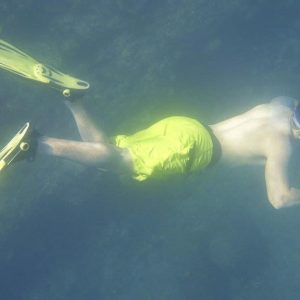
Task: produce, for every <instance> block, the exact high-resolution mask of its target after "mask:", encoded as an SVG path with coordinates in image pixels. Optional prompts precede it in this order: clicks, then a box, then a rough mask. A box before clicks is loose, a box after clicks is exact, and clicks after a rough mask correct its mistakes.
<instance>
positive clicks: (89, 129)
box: [65, 100, 107, 143]
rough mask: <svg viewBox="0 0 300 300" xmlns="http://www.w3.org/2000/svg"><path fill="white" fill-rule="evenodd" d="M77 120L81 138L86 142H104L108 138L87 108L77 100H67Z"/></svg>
mask: <svg viewBox="0 0 300 300" xmlns="http://www.w3.org/2000/svg"><path fill="white" fill-rule="evenodd" d="M65 104H66V106H67V107H68V108H69V109H70V111H71V113H72V115H73V117H74V120H75V122H76V125H77V128H78V131H79V134H80V136H81V139H82V140H83V141H85V142H93V143H103V142H106V141H107V138H106V136H105V134H104V132H102V131H101V130H100V129H98V128H97V126H96V125H95V124H94V122H93V121H92V120H91V118H90V117H89V115H88V114H87V112H86V111H85V109H84V108H83V107H82V105H81V104H79V103H77V102H71V101H67V100H66V101H65Z"/></svg>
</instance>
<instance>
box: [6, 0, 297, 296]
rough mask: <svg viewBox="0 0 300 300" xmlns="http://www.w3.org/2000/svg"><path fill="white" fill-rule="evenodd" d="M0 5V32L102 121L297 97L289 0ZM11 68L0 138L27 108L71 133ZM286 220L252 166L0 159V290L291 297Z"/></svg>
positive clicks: (39, 121) (28, 117) (62, 134)
mask: <svg viewBox="0 0 300 300" xmlns="http://www.w3.org/2000/svg"><path fill="white" fill-rule="evenodd" d="M0 17H1V18H0V34H1V35H0V39H1V40H4V41H6V42H8V43H10V44H12V45H14V46H15V47H17V48H18V49H21V50H22V51H24V52H25V53H26V54H28V55H30V57H33V58H34V59H36V60H37V61H38V62H43V63H44V64H46V65H49V66H53V67H55V68H57V69H58V70H60V71H62V72H64V73H65V74H71V75H72V76H74V77H76V78H80V79H81V80H84V81H86V82H88V83H89V85H90V87H89V88H88V89H87V90H85V92H84V96H83V97H82V99H80V101H81V103H82V104H83V106H84V108H85V109H86V110H87V112H88V113H89V114H90V115H91V117H92V119H93V120H94V122H95V124H96V125H97V126H99V127H100V128H101V129H102V130H104V132H105V133H106V134H107V135H108V136H109V137H112V136H116V135H119V134H132V133H134V132H136V131H139V130H141V129H144V128H146V127H148V126H150V125H151V124H153V123H154V122H156V121H158V120H160V119H163V118H166V117H169V116H187V117H191V118H195V119H198V120H200V121H201V122H203V123H204V124H213V123H217V122H219V121H222V120H224V119H227V118H230V117H232V116H234V115H237V114H240V113H243V112H245V111H247V110H249V109H251V108H252V107H254V106H255V105H258V104H261V103H267V102H269V101H270V100H271V99H272V98H274V97H276V96H279V95H287V96H290V97H294V98H298V99H300V2H299V1H296V0H285V1H279V0H272V1H271V0H181V1H176V0H173V1H171V0H126V1H121V0H99V1H96V0H86V1H83V0H60V1H58V0H51V1H33V0H23V1H16V0H10V1H8V0H2V1H1V2H0ZM0 48H1V47H0ZM2 52H4V51H2ZM7 52H8V51H7ZM2 55H3V54H2ZM19 55H20V56H21V57H25V56H24V55H23V54H20V52H19ZM0 61H1V51H0ZM15 62H16V61H14V59H12V60H11V61H10V63H15ZM53 72H54V73H55V71H53V70H52V73H53ZM55 74H58V73H55ZM17 75H20V74H17ZM17 75H16V74H12V73H11V72H8V71H7V70H4V69H0V87H1V89H0V148H2V147H4V146H5V145H6V143H7V142H8V141H9V140H10V139H11V138H12V137H13V136H14V135H15V134H16V132H17V131H18V130H19V129H20V128H21V127H22V126H23V125H24V124H25V123H26V122H29V121H30V122H31V123H32V124H33V126H34V128H36V129H37V130H38V132H40V133H41V134H43V135H47V136H50V137H54V138H59V139H68V140H76V141H78V140H80V136H79V133H78V130H77V127H76V124H75V122H74V119H73V117H72V115H71V113H70V111H69V110H68V109H67V107H66V105H65V104H64V99H65V98H64V96H63V95H62V93H61V91H59V90H57V89H55V88H54V89H51V88H49V86H47V84H45V82H44V83H41V82H38V81H37V80H35V81H34V80H31V79H30V78H29V79H27V78H24V77H22V76H17ZM294 146H295V151H294V152H293V155H292V163H291V166H290V172H291V178H290V179H291V183H292V185H293V186H295V187H300V182H299V178H300V177H299V175H300V174H299V166H300V159H299V156H298V157H297V152H298V153H299V151H300V147H299V143H298V144H297V143H295V145H294ZM299 232H300V206H299V207H297V206H293V207H291V208H284V209H279V210H276V209H274V208H273V207H272V205H271V204H270V203H269V201H268V198H267V193H266V186H265V174H264V168H263V166H242V167H238V168H235V167H232V168H228V167H225V166H224V165H222V164H220V165H219V164H216V165H215V166H213V167H212V168H209V169H207V170H205V171H203V172H198V173H195V174H191V175H189V176H171V177H168V178H163V179H160V180H146V181H143V182H138V181H135V180H132V179H131V178H130V177H128V176H121V177H119V176H116V174H114V173H113V172H105V171H101V170H97V169H95V168H91V167H85V166H83V165H81V164H78V163H75V162H72V161H70V160H64V159H61V158H58V157H52V156H49V155H36V157H35V159H34V161H32V162H31V161H30V162H28V161H26V160H25V161H24V160H20V161H19V162H16V163H12V164H11V165H10V166H9V167H8V168H6V169H5V170H3V171H1V172H0V298H1V299H3V300H15V299H16V300H93V299H105V300H198V299H204V300H227V299H228V300H231V299H232V300H253V299H255V300H276V299H278V300H282V299H289V300H294V299H295V300H296V299H299V293H300V234H299Z"/></svg>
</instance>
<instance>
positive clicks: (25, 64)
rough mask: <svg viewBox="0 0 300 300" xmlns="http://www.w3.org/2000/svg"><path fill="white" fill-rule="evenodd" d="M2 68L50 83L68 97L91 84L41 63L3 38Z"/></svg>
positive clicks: (0, 59)
mask: <svg viewBox="0 0 300 300" xmlns="http://www.w3.org/2000/svg"><path fill="white" fill-rule="evenodd" d="M0 68H3V69H5V70H8V71H10V72H12V73H15V74H17V75H20V76H22V77H25V78H28V79H32V80H36V81H39V82H42V83H44V84H48V85H49V86H50V87H52V88H54V89H58V90H60V91H62V93H63V95H64V96H66V97H68V96H70V94H71V93H72V91H75V90H76V91H84V90H87V89H88V88H89V86H90V85H89V83H88V82H86V81H83V80H80V79H77V78H75V77H72V76H70V75H67V74H64V73H62V72H60V71H58V70H56V69H54V68H52V67H49V66H46V65H44V64H41V63H40V62H38V61H36V60H35V59H34V58H32V57H31V56H29V55H27V54H26V53H24V52H23V51H21V50H19V49H18V48H16V47H14V46H13V45H11V44H9V43H7V42H5V41H3V40H0Z"/></svg>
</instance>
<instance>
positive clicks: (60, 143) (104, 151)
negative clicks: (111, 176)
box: [37, 136, 132, 172]
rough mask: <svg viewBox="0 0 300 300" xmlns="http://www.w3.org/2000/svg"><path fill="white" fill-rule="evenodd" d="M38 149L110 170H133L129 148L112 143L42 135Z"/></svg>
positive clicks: (39, 151) (43, 152)
mask: <svg viewBox="0 0 300 300" xmlns="http://www.w3.org/2000/svg"><path fill="white" fill-rule="evenodd" d="M37 151H38V153H42V154H48V155H53V156H57V157H62V158H65V159H69V160H72V161H75V162H79V163H82V164H84V165H87V166H93V167H97V168H103V169H107V170H109V171H115V172H131V170H132V161H131V157H130V153H129V152H128V150H126V149H121V148H118V147H115V146H113V145H110V144H105V143H90V142H78V141H70V140H63V139H55V138H49V137H45V136H42V137H40V138H39V139H38V147H37Z"/></svg>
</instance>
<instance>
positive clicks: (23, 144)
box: [0, 122, 30, 171]
mask: <svg viewBox="0 0 300 300" xmlns="http://www.w3.org/2000/svg"><path fill="white" fill-rule="evenodd" d="M29 128H30V123H29V122H27V123H26V124H25V125H24V126H23V127H22V128H21V129H20V130H19V131H18V132H17V134H16V135H15V136H14V137H13V138H12V139H11V140H10V141H9V142H8V143H7V145H6V146H5V147H4V148H3V149H2V150H1V151H0V171H3V170H4V169H5V168H6V167H7V166H8V165H10V164H11V163H12V162H13V161H15V160H17V159H19V158H20V155H21V154H23V153H24V152H27V151H28V150H29V149H30V144H29V142H28V141H27V136H28V134H29Z"/></svg>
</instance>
